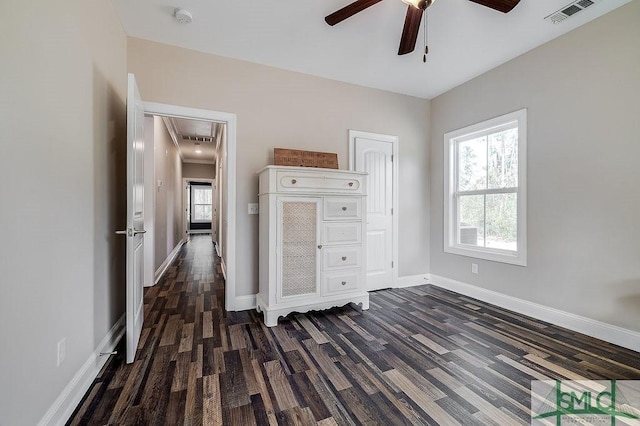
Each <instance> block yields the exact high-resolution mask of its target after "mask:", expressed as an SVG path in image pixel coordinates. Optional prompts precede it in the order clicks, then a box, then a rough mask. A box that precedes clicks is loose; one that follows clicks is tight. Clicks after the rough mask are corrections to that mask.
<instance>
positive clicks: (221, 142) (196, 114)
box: [143, 102, 237, 311]
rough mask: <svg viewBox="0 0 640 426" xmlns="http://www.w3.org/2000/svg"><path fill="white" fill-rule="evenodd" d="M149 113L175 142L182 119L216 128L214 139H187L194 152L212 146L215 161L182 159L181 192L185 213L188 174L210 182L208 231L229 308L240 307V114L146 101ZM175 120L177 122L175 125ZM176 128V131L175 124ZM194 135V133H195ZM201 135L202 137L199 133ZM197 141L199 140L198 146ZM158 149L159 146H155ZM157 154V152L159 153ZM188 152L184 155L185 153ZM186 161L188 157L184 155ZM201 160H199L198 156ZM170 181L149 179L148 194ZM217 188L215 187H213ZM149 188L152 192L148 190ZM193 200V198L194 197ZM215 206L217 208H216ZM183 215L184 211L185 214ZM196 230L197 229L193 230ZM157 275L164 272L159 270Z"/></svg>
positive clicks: (184, 234)
mask: <svg viewBox="0 0 640 426" xmlns="http://www.w3.org/2000/svg"><path fill="white" fill-rule="evenodd" d="M143 104H144V110H145V114H146V115H147V116H148V117H150V116H152V117H160V118H161V120H162V121H163V122H164V123H165V124H164V125H165V126H166V128H167V131H168V133H169V134H172V133H173V136H172V139H174V141H173V142H174V143H175V145H176V146H177V145H178V137H179V136H178V135H179V134H180V133H179V132H178V131H176V130H177V129H176V128H175V127H177V126H176V125H175V123H176V122H179V121H180V120H187V121H189V120H191V121H194V122H198V123H197V124H198V125H201V124H203V123H208V124H209V125H210V126H212V127H213V128H215V131H214V132H213V134H210V135H209V136H208V137H210V138H211V139H212V140H210V141H204V140H198V139H196V138H195V137H194V138H192V139H191V140H189V139H187V140H186V141H187V142H191V144H192V145H193V146H192V148H193V152H194V153H195V154H200V153H196V152H195V151H196V150H197V149H202V148H204V147H207V148H209V147H211V148H212V150H213V152H214V157H213V161H206V162H205V161H188V160H187V161H182V162H181V168H182V174H181V176H180V187H182V188H183V189H182V190H180V191H179V192H178V194H177V198H178V200H179V204H180V205H181V210H182V211H183V212H184V211H185V209H186V208H187V206H186V204H185V203H184V201H183V197H181V196H180V194H181V193H183V191H184V187H185V186H184V185H183V184H182V183H183V179H184V178H185V177H186V178H188V179H189V180H190V181H191V180H193V181H200V182H207V183H210V185H211V188H212V192H211V206H212V211H211V222H210V223H211V224H210V227H211V229H210V230H209V231H208V232H210V233H212V238H213V237H214V234H213V232H215V234H216V235H215V237H216V240H217V241H216V242H217V244H216V251H217V253H218V255H219V256H220V257H221V266H222V270H223V273H224V278H225V308H226V309H227V310H230V311H233V310H236V305H237V303H236V295H235V271H236V265H235V260H236V247H235V233H236V230H235V214H236V182H235V169H236V164H235V156H236V116H235V114H230V113H223V112H217V111H208V110H200V109H194V108H187V107H180V106H176V105H167V104H157V103H151V102H143ZM172 122H173V124H171V123H172ZM172 126H173V127H174V129H173V132H172V131H171V127H172ZM191 136H194V135H191ZM197 137H201V136H197ZM196 143H199V145H200V147H199V148H198V147H197V145H196ZM155 148H156V149H157V147H155ZM156 154H157V153H156ZM159 155H160V156H163V155H164V156H167V155H169V150H167V149H164V148H163V149H161V151H160V153H159ZM183 155H184V154H183ZM182 160H185V158H182ZM196 160H197V159H196ZM189 169H190V170H191V171H193V170H195V169H198V170H200V172H196V174H198V176H191V175H189V176H185V175H184V173H185V172H187V171H188V170H189ZM205 169H206V170H208V172H207V173H210V174H209V175H207V176H206V177H205V176H199V175H200V174H201V171H202V170H205ZM165 184H166V180H163V179H157V178H156V177H155V175H154V178H152V179H148V178H146V179H145V193H151V194H154V195H157V194H158V193H160V192H159V191H162V188H163V186H164V185H165ZM213 188H215V190H214V189H213ZM147 191H148V192H147ZM190 201H191V200H190ZM214 206H215V207H214ZM189 208H190V210H192V209H193V210H194V209H195V208H199V209H200V210H203V209H204V210H206V207H202V206H189ZM213 209H215V210H213ZM182 216H183V214H180V217H182ZM181 222H182V223H181V225H180V228H181V230H182V231H183V232H182V235H183V236H184V237H185V240H186V237H187V235H188V232H187V231H189V228H187V226H185V222H184V221H181ZM192 230H195V229H192ZM176 254H177V250H176ZM169 257H170V256H168V257H167V262H166V264H167V265H168V264H170V263H171V262H170V260H173V259H170V258H169ZM154 272H155V273H154V275H157V274H158V273H161V272H163V271H159V270H157V269H156V270H155V271H154Z"/></svg>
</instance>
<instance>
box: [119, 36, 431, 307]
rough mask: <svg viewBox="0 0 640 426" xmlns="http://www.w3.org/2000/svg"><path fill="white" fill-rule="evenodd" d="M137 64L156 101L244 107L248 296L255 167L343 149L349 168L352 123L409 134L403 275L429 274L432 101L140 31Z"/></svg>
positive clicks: (253, 259)
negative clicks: (287, 153)
mask: <svg viewBox="0 0 640 426" xmlns="http://www.w3.org/2000/svg"><path fill="white" fill-rule="evenodd" d="M128 67H129V71H130V72H132V73H134V74H135V75H136V78H137V80H138V84H139V87H140V92H141V95H142V98H143V99H144V100H146V101H151V102H160V103H167V104H176V105H181V106H188V107H193V108H201V109H208V110H214V111H222V112H230V113H235V114H237V117H238V127H237V175H236V182H237V212H238V217H237V234H236V242H237V247H238V250H237V258H238V259H239V260H241V262H242V265H243V267H242V268H237V290H236V292H237V294H238V295H247V294H255V293H256V292H257V282H258V276H257V262H258V256H257V244H258V241H257V235H258V220H257V216H249V215H248V214H247V203H255V202H257V200H258V197H257V193H258V183H257V177H256V174H255V172H256V171H257V170H258V169H260V168H262V167H264V166H265V165H267V164H271V163H272V161H273V148H274V147H287V148H299V149H308V150H318V151H333V152H337V153H338V158H339V161H340V167H341V168H342V169H346V168H347V167H348V158H347V153H348V130H349V129H355V130H364V131H371V132H376V133H386V134H392V135H397V136H399V138H400V161H399V172H400V177H399V188H400V190H399V203H400V206H399V212H398V214H399V218H400V232H399V246H400V257H399V273H400V276H405V275H415V274H421V273H426V272H427V271H428V268H429V244H428V241H429V229H428V228H429V226H428V223H429V222H428V211H429V206H428V198H429V186H428V184H427V182H428V180H429V176H428V170H427V167H428V144H427V141H428V137H429V120H428V118H427V117H429V106H430V103H429V101H426V100H424V99H419V98H413V97H409V96H404V95H398V94H393V93H389V92H384V91H380V90H375V89H369V88H364V87H360V86H355V85H350V84H346V83H340V82H335V81H331V80H327V79H322V78H317V77H312V76H308V75H304V74H300V73H295V72H290V71H283V70H279V69H275V68H270V67H266V66H262V65H256V64H251V63H247V62H243V61H238V60H233V59H228V58H222V57H219V56H214V55H209V54H204V53H199V52H196V51H191V50H186V49H182V48H178V47H172V46H167V45H162V44H158V43H154V42H149V41H144V40H140V39H136V38H129V43H128ZM416 182H423V183H424V185H418V186H416Z"/></svg>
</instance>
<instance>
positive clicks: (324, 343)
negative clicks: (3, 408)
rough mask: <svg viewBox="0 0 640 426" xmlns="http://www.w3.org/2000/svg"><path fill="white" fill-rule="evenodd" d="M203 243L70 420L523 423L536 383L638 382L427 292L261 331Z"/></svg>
mask: <svg viewBox="0 0 640 426" xmlns="http://www.w3.org/2000/svg"><path fill="white" fill-rule="evenodd" d="M223 305H224V282H223V279H222V276H221V274H220V267H219V265H218V263H217V261H216V260H214V251H213V245H212V244H211V240H210V237H208V236H202V237H192V239H191V241H190V242H189V243H187V244H186V245H185V246H184V247H183V248H182V250H181V252H180V255H179V258H178V259H177V260H176V262H175V263H174V264H173V265H172V266H171V267H170V269H169V270H168V273H167V274H166V275H165V278H164V279H163V280H162V281H161V282H160V283H159V284H158V285H157V286H155V287H152V288H149V289H147V290H146V292H145V323H144V324H145V325H144V330H143V332H142V337H141V340H140V345H139V350H138V354H137V358H136V361H135V362H134V363H133V364H130V365H126V364H124V362H123V357H122V355H121V354H123V353H124V350H123V348H120V350H119V355H116V356H113V357H112V358H111V359H110V360H109V362H108V363H107V365H106V366H105V368H104V369H103V370H102V372H101V373H100V375H99V377H98V378H97V379H96V380H95V382H94V384H93V385H92V387H91V389H90V390H89V391H88V393H87V395H86V397H85V399H84V400H83V401H82V402H81V404H80V405H79V406H78V408H77V410H76V412H75V413H74V415H73V416H72V418H71V419H70V420H69V424H71V425H103V424H113V425H165V424H166V425H183V424H184V425H201V424H205V425H221V424H224V425H252V424H258V425H264V424H273V425H275V424H281V425H299V424H300V425H307V424H320V425H335V424H338V425H351V424H381V425H396V424H441V425H450V424H474V425H476V424H477V425H492V424H495V425H512V424H513V425H516V424H529V418H530V412H529V410H530V388H531V380H534V379H545V378H553V379H583V378H585V379H640V356H639V355H640V354H638V353H637V352H633V351H630V350H626V349H623V348H620V347H617V346H614V345H610V344H607V343H604V342H602V341H599V340H596V339H593V338H590V337H586V336H583V335H580V334H577V333H574V332H571V331H568V330H566V329H562V328H559V327H555V326H552V325H549V324H545V323H541V322H539V321H535V320H532V319H530V318H527V317H523V316H521V315H517V314H514V313H512V312H509V311H506V310H503V309H500V308H498V307H496V306H492V305H487V304H485V303H481V302H479V301H476V300H474V299H470V298H467V297H464V296H461V295H458V294H455V293H451V292H448V291H444V290H441V289H438V288H436V287H431V286H428V285H427V286H420V287H414V288H407V289H394V290H383V291H379V292H375V293H372V294H371V309H370V310H369V311H360V310H358V309H356V308H354V307H352V306H346V307H343V308H338V309H332V310H328V311H323V312H313V313H306V314H292V315H290V316H288V317H287V318H286V319H281V320H280V322H279V325H278V326H277V327H273V328H267V327H265V326H264V324H263V323H262V319H261V315H259V314H257V313H256V312H255V311H245V312H225V311H224V309H223Z"/></svg>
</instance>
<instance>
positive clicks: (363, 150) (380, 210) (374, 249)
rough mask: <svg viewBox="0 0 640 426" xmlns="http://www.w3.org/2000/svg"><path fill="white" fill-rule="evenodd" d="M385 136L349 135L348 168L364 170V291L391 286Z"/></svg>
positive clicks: (389, 170)
mask: <svg viewBox="0 0 640 426" xmlns="http://www.w3.org/2000/svg"><path fill="white" fill-rule="evenodd" d="M388 139H389V137H386V136H385V137H382V138H376V136H375V135H373V134H366V136H363V135H360V136H359V135H357V134H356V135H352V137H351V144H352V153H353V161H352V168H353V169H354V170H357V171H360V172H367V173H368V174H369V175H368V176H367V197H366V204H367V224H366V229H367V256H366V263H367V283H366V289H367V290H368V291H372V290H379V289H382V288H389V287H392V286H393V284H394V282H393V280H394V274H393V271H394V267H395V265H394V260H393V241H394V239H393V178H394V173H393V143H392V142H391V141H389V140H388Z"/></svg>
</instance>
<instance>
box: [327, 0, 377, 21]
mask: <svg viewBox="0 0 640 426" xmlns="http://www.w3.org/2000/svg"><path fill="white" fill-rule="evenodd" d="M381 1H382V0H357V1H354V2H353V3H351V4H349V5H347V6H345V7H343V8H342V9H340V10H336V11H335V12H333V13H332V14H331V15H329V16H327V17H326V18H324V20H325V22H326V23H327V24H329V25H331V26H333V25H335V24H337V23H339V22H342V21H344V20H345V19H347V18H350V17H352V16H353V15H355V14H356V13H358V12H362V11H363V10H365V9H366V8H368V7H371V6H373V5H374V4H376V3H379V2H381Z"/></svg>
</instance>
